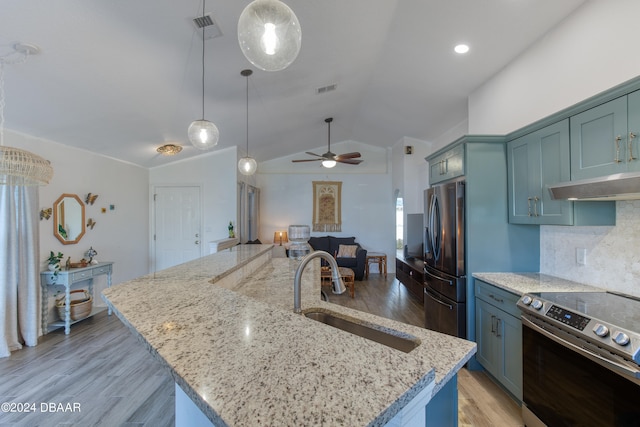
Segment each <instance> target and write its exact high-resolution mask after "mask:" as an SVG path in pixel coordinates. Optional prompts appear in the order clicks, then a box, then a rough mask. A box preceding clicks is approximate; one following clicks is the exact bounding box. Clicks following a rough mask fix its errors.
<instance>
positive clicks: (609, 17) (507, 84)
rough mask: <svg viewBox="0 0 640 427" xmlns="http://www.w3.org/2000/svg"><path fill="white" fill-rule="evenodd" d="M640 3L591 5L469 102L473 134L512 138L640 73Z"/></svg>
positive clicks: (595, 1) (610, 0) (619, 0)
mask: <svg viewBox="0 0 640 427" xmlns="http://www.w3.org/2000/svg"><path fill="white" fill-rule="evenodd" d="M639 16H640V1H638V0H607V1H601V0H591V1H588V2H586V3H585V4H584V5H583V6H582V7H580V8H578V9H577V10H576V12H574V14H572V15H571V16H569V17H568V18H567V19H566V20H565V21H563V22H562V23H561V25H560V26H559V27H557V28H556V29H555V30H554V31H551V32H550V33H549V34H547V35H546V37H544V38H542V39H541V40H539V41H538V43H536V44H535V45H533V46H532V47H531V48H530V49H529V50H528V51H526V52H525V53H524V54H522V55H521V56H520V57H519V58H518V59H517V60H516V61H514V62H513V63H511V64H510V65H508V66H507V67H506V68H505V69H504V70H502V71H501V72H500V73H499V74H497V75H496V76H495V77H494V78H492V79H491V80H490V81H489V82H487V83H486V84H484V85H483V86H481V87H480V88H479V89H478V90H476V91H475V92H474V93H473V94H472V95H471V96H470V97H469V133H472V134H506V133H509V132H512V131H514V130H516V129H519V128H521V127H523V126H526V125H528V124H530V123H532V122H534V121H536V120H539V119H542V118H544V117H546V116H548V115H551V114H553V113H555V112H557V111H559V110H562V109H564V108H566V107H570V106H571V105H574V104H576V103H578V102H580V101H582V100H584V99H585V98H588V97H590V96H593V95H596V94H598V93H600V92H602V91H604V90H606V89H609V88H611V87H613V86H616V85H618V84H620V83H623V82H625V81H627V80H630V79H632V78H634V77H636V76H638V75H639V74H640V55H637V54H635V52H637V48H638V17H639Z"/></svg>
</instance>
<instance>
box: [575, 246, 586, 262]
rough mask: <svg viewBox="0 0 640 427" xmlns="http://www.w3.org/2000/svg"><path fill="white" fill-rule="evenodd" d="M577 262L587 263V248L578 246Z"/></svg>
mask: <svg viewBox="0 0 640 427" xmlns="http://www.w3.org/2000/svg"><path fill="white" fill-rule="evenodd" d="M576 263H577V264H578V265H587V250H586V249H585V248H576Z"/></svg>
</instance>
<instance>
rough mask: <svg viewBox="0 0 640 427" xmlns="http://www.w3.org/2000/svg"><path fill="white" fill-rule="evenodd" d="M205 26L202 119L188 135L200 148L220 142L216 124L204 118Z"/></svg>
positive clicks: (192, 142)
mask: <svg viewBox="0 0 640 427" xmlns="http://www.w3.org/2000/svg"><path fill="white" fill-rule="evenodd" d="M205 3H206V0H203V1H202V16H203V17H204V16H205V12H204V9H205ZM204 28H205V27H202V119H201V120H195V121H193V122H192V123H191V124H190V125H189V129H188V131H187V135H188V137H189V141H191V144H193V146H194V147H196V148H197V149H199V150H210V149H211V148H213V147H215V146H216V145H217V144H218V140H219V139H220V132H219V131H218V128H217V127H216V125H215V124H213V123H212V122H210V121H208V120H205V119H204V42H205V37H204Z"/></svg>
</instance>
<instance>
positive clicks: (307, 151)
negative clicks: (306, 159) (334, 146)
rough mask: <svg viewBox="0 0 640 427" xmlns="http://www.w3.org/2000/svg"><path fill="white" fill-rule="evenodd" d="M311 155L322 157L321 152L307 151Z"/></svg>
mask: <svg viewBox="0 0 640 427" xmlns="http://www.w3.org/2000/svg"><path fill="white" fill-rule="evenodd" d="M305 153H307V154H308V155H310V156H316V157H322V156H321V155H320V154H316V153H312V152H311V151H305Z"/></svg>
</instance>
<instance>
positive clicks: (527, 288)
mask: <svg viewBox="0 0 640 427" xmlns="http://www.w3.org/2000/svg"><path fill="white" fill-rule="evenodd" d="M473 277H475V278H476V279H480V280H483V281H485V282H487V283H489V284H492V285H495V286H497V287H499V288H502V289H504V290H506V291H509V292H511V293H514V294H518V295H524V294H526V293H538V292H597V291H604V290H603V289H600V288H596V287H594V286H589V285H585V284H582V283H577V282H572V281H571V280H566V279H560V278H559V277H554V276H548V275H546V274H540V273H473Z"/></svg>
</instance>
